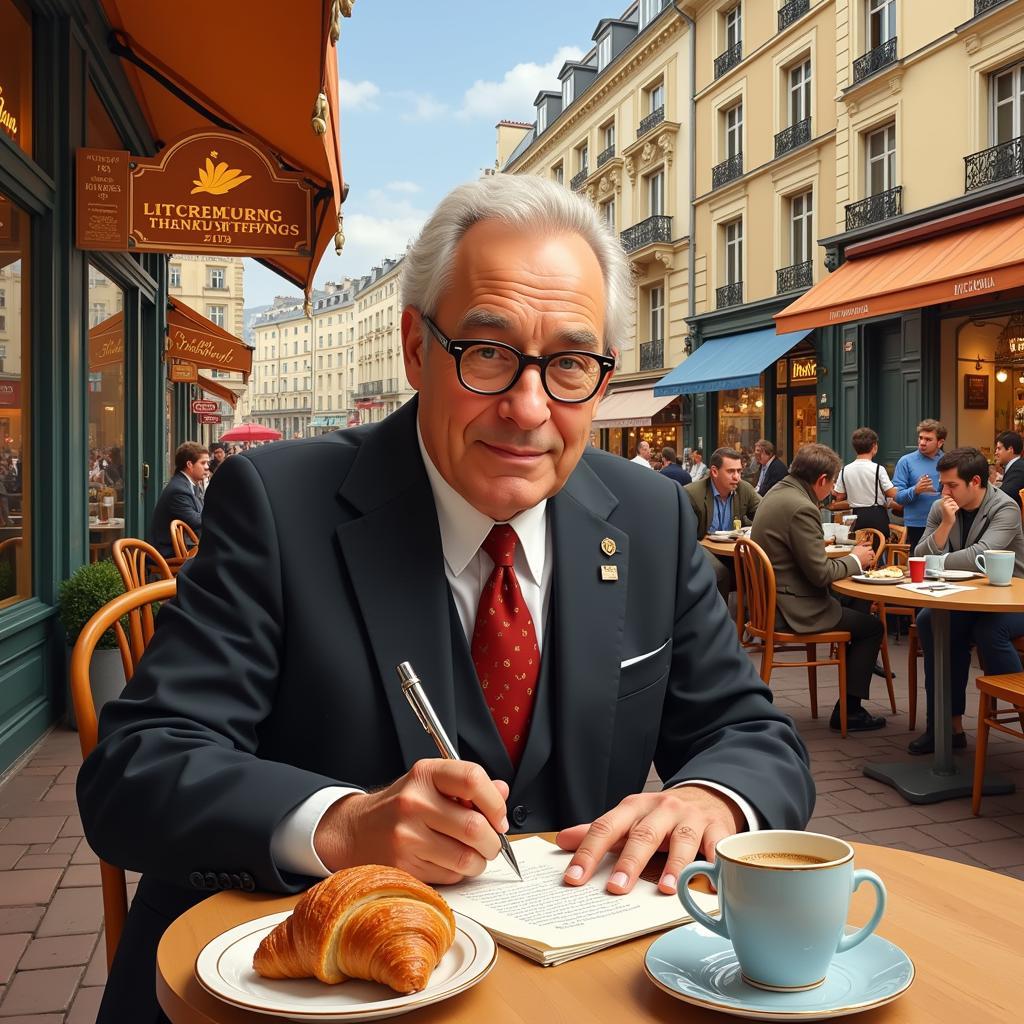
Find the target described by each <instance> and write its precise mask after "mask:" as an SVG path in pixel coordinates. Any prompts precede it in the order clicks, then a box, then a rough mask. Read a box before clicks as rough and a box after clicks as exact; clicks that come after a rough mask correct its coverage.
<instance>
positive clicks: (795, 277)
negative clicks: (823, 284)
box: [775, 260, 814, 295]
mask: <svg viewBox="0 0 1024 1024" xmlns="http://www.w3.org/2000/svg"><path fill="white" fill-rule="evenodd" d="M812 284H814V263H813V262H812V261H811V260H807V261H806V262H805V263H794V264H793V266H791V267H781V268H780V269H779V270H776V271H775V294H776V295H785V294H786V292H797V291H800V289H801V288H810V287H811V285H812Z"/></svg>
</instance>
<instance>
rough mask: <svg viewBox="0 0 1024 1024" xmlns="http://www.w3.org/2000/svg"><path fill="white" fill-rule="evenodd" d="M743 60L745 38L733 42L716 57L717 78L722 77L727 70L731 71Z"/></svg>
mask: <svg viewBox="0 0 1024 1024" xmlns="http://www.w3.org/2000/svg"><path fill="white" fill-rule="evenodd" d="M741 60H743V40H742V39H741V40H740V41H739V42H737V43H733V44H732V46H730V47H729V49H728V50H726V51H725V53H720V54H719V55H718V56H717V57H716V58H715V78H721V77H722V75H724V74H725V73H726V72H727V71H731V70H732V69H733V68H734V67H736V65H737V64H739V62H740V61H741Z"/></svg>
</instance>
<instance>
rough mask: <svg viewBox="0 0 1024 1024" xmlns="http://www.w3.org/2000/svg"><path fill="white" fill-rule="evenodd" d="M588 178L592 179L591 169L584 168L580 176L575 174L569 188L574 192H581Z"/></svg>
mask: <svg viewBox="0 0 1024 1024" xmlns="http://www.w3.org/2000/svg"><path fill="white" fill-rule="evenodd" d="M588 177H590V168H589V167H584V168H583V169H582V170H581V171H580V173H579V174H574V175H573V176H572V181H570V182H569V187H570V188H571V189H572V190H573V192H579V190H580V189H581V188H583V182H585V181H586V180H587V178H588Z"/></svg>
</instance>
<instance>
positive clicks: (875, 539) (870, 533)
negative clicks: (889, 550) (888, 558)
mask: <svg viewBox="0 0 1024 1024" xmlns="http://www.w3.org/2000/svg"><path fill="white" fill-rule="evenodd" d="M853 536H854V540H856V541H857V542H858V543H860V544H864V543H867V544H870V545H871V549H872V550H873V551H874V553H875V561H876V562H877V563H878V564H881V561H882V554H883V553H884V552H885V546H886V539H885V535H884V534H883V533H882V531H881V530H876V529H874V527H871V526H865V527H864V529H863V530H858V531H857V532H856V533H855V534H854V535H853Z"/></svg>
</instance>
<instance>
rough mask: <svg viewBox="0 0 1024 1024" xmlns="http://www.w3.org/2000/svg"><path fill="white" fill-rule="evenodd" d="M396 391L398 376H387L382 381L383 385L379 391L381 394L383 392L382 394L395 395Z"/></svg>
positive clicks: (397, 388) (397, 389)
mask: <svg viewBox="0 0 1024 1024" xmlns="http://www.w3.org/2000/svg"><path fill="white" fill-rule="evenodd" d="M398 391H399V387H398V378H397V377H388V379H387V380H385V381H384V387H383V390H382V391H381V394H383V395H397V394H398Z"/></svg>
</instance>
